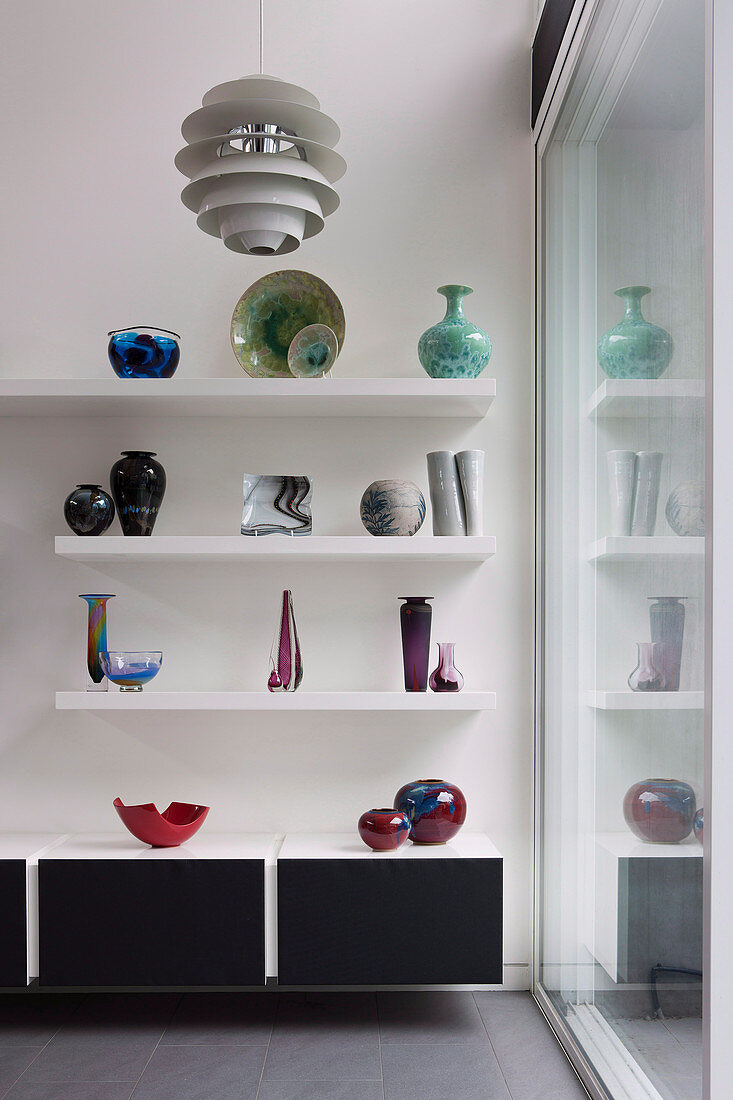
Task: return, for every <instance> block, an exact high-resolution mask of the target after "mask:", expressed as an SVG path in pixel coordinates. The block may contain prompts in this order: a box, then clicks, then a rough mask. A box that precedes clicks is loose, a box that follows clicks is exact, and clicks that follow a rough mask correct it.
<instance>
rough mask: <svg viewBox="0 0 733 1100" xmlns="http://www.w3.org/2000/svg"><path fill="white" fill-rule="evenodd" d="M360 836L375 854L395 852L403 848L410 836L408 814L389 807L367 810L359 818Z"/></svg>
mask: <svg viewBox="0 0 733 1100" xmlns="http://www.w3.org/2000/svg"><path fill="white" fill-rule="evenodd" d="M358 828H359V836H360V837H361V839H362V840H363V841H364V843H365V844H366V845H367V846H368V847H369V848H372V849H373V850H374V851H375V852H393V851H394V850H395V848H399V847H401V846H402V845H403V844H404V843H405V841H406V840H407V838H408V836H409V835H410V820H409V818H408V816H407V814H404V813H402V812H401V811H400V810H393V809H390V808H389V807H386V808H382V809H378V810H367V812H366V813H365V814H362V815H361V817H360V818H359V825H358Z"/></svg>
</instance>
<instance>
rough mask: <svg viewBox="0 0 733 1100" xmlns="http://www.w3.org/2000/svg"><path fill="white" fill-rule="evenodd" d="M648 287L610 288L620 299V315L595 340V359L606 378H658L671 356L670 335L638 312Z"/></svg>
mask: <svg viewBox="0 0 733 1100" xmlns="http://www.w3.org/2000/svg"><path fill="white" fill-rule="evenodd" d="M650 293H651V287H648V286H622V287H621V289H620V290H616V291H614V294H616V295H617V296H618V297H619V298H623V300H624V318H623V321H619V323H618V324H617V325H614V327H613V328H610V329H609V330H608V332H604V334H603V336H601V338H600V340H599V341H598V362H599V363H600V364H601V366H602V367H603V369H604V371H605V372H606V374H607V375H608V377H609V378H659V376H660V375H662V374H664V372H665V371H666V369H667V367H668V366H669V361H670V359H671V358H672V351H673V344H672V337H671V336H670V335H669V333H668V332H665V330H664V329H663V328H660V327H659V325H652V324H651V323H650V322H649V321H647V320H646V319H645V318H644V317H643V316H642V313H641V299H642V298H644V297H645V296H646V295H647V294H650Z"/></svg>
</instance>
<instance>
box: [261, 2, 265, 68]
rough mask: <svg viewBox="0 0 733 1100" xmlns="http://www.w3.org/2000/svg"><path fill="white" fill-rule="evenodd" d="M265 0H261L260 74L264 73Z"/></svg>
mask: <svg viewBox="0 0 733 1100" xmlns="http://www.w3.org/2000/svg"><path fill="white" fill-rule="evenodd" d="M264 27H265V0H260V76H262V74H263V73H264V71H265V69H264V55H265V31H264Z"/></svg>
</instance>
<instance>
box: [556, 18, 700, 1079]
mask: <svg viewBox="0 0 733 1100" xmlns="http://www.w3.org/2000/svg"><path fill="white" fill-rule="evenodd" d="M590 6H591V7H592V8H593V9H594V11H593V15H592V19H589V20H588V22H587V24H586V25H585V28H584V31H585V38H584V40H583V43H582V46H581V48H580V51H579V52H578V54H577V56H576V57H575V61H574V68H573V74H572V77H571V78H570V80H569V81H566V82H565V84H564V86H563V91H562V93H561V94H562V97H563V98H562V101H561V104H560V106H559V108H555V109H554V110H553V112H552V115H551V118H550V119H549V121H548V122H547V123H545V125H544V127H543V131H542V134H541V135H540V141H539V144H538V172H537V178H538V229H539V240H540V245H541V248H540V255H539V257H538V264H539V278H538V318H539V340H538V394H539V403H538V411H539V420H540V451H541V453H540V474H541V485H542V490H541V497H542V499H541V504H540V517H539V534H540V547H541V567H540V586H539V588H540V607H539V620H540V622H539V629H538V658H539V682H540V692H539V699H540V703H539V706H538V773H539V776H540V792H539V801H538V839H537V854H538V891H537V895H538V896H537V928H536V937H535V938H536V965H535V982H536V989H535V991H536V995H537V997H538V999H539V1000H540V1002H541V1003H542V1004H543V1006H544V1007H545V1010H546V1011H547V1013H548V1015H549V1016H550V1017H551V1019H552V1020H553V1022H554V1025H555V1027H556V1028H557V1029H558V1030H559V1031H560V1032H562V1033H563V1034H564V1036H565V1041H566V1043H567V1045H568V1046H569V1048H571V1049H572V1051H573V1052H574V1054H575V1056H576V1059H577V1060H578V1061H580V1062H585V1066H586V1075H587V1076H588V1078H589V1079H590V1078H592V1079H594V1080H595V1081H596V1085H595V1087H596V1089H597V1090H599V1091H598V1095H603V1094H604V1092H603V1090H605V1095H608V1096H612V1097H614V1098H616V1097H633V1098H636V1097H664V1098H667V1097H669V1098H680V1100H682V1098H684V1100H688V1098H691V1097H699V1096H701V1095H702V1048H701V1005H702V998H701V983H702V976H701V969H702V847H701V841H702V834H703V825H702V819H703V816H704V815H703V812H702V810H703V807H704V804H705V792H704V789H703V703H704V672H705V667H704V661H705V654H704V646H703V638H704V581H705V573H704V568H705V566H704V563H705V557H704V484H703V483H704V477H705V408H704V398H705V347H704V323H705V298H704V247H703V242H704V197H705V181H704V138H705V129H704V128H705V95H704V71H705V12H704V2H703V0H661V2H660V0H598V2H596V3H595V4H591V5H590Z"/></svg>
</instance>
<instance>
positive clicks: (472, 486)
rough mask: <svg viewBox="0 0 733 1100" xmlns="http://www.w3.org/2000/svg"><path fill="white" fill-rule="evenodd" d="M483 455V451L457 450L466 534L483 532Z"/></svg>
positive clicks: (480, 533)
mask: <svg viewBox="0 0 733 1100" xmlns="http://www.w3.org/2000/svg"><path fill="white" fill-rule="evenodd" d="M484 455H485V452H484V451H459V452H458V453H457V455H456V466H457V467H458V479H459V481H460V484H461V489H462V490H463V505H464V508H465V511H466V534H467V535H483V533H484Z"/></svg>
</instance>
